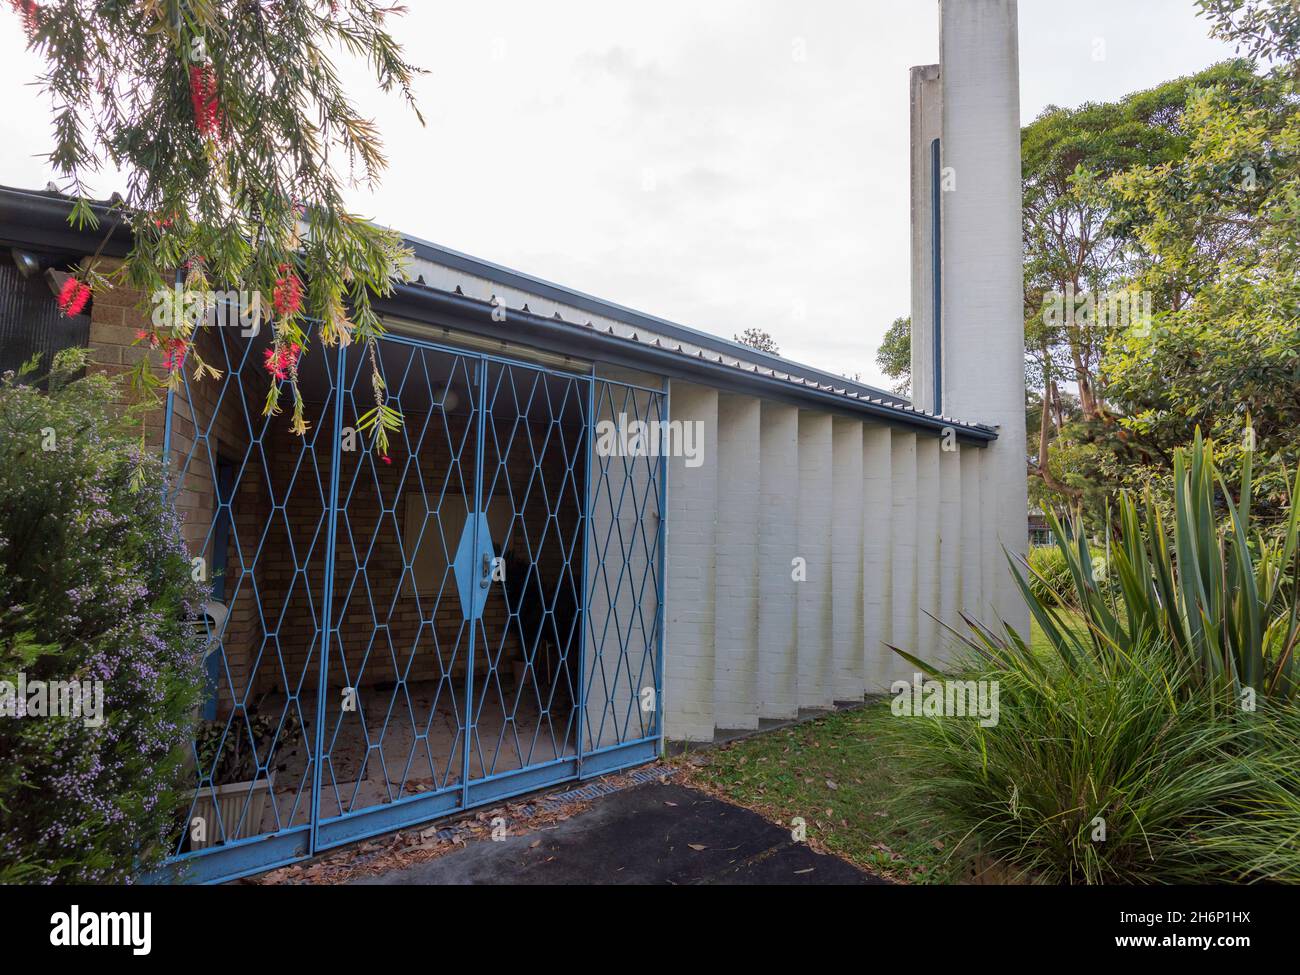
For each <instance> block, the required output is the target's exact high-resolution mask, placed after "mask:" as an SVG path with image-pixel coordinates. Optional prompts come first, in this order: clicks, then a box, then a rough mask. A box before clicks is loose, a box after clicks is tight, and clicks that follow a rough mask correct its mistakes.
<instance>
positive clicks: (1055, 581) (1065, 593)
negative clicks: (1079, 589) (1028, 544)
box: [1027, 545, 1074, 606]
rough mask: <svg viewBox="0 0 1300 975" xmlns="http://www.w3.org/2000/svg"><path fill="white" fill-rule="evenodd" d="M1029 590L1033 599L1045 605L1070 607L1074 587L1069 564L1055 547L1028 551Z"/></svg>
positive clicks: (1037, 547) (1042, 546)
mask: <svg viewBox="0 0 1300 975" xmlns="http://www.w3.org/2000/svg"><path fill="white" fill-rule="evenodd" d="M1027 561H1028V564H1029V573H1030V574H1029V588H1030V589H1031V590H1033V593H1034V598H1035V599H1037V600H1038V601H1039V602H1041V603H1045V604H1047V605H1053V604H1060V605H1066V606H1068V605H1071V603H1070V600H1071V599H1072V598H1073V596H1074V586H1073V584H1072V582H1071V577H1070V564H1069V562H1068V561H1066V558H1065V555H1064V553H1062V552H1061V550H1060V549H1059V548H1057V547H1056V546H1055V545H1035V546H1034V547H1033V548H1031V549H1030V550H1029V558H1028V560H1027Z"/></svg>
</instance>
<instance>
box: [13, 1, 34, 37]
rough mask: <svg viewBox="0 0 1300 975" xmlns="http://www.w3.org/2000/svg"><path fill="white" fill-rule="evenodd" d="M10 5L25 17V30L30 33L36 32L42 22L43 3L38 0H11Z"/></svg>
mask: <svg viewBox="0 0 1300 975" xmlns="http://www.w3.org/2000/svg"><path fill="white" fill-rule="evenodd" d="M9 6H11V7H12V8H13V9H14V12H15V13H16V14H18V15H20V16H21V17H22V18H23V30H25V31H26V32H27V33H28V34H29V35H30V34H34V33H36V28H37V27H39V26H40V23H41V5H40V4H39V3H37V2H36V0H9Z"/></svg>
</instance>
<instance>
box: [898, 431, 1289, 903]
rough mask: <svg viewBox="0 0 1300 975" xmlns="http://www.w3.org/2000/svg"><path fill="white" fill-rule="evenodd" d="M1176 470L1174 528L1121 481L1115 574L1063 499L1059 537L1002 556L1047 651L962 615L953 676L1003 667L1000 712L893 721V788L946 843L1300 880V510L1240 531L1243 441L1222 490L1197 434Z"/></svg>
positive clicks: (1163, 874)
mask: <svg viewBox="0 0 1300 975" xmlns="http://www.w3.org/2000/svg"><path fill="white" fill-rule="evenodd" d="M1174 470H1175V479H1174V485H1173V488H1174V490H1173V495H1174V498H1175V502H1176V503H1175V513H1174V524H1173V526H1172V530H1171V531H1167V530H1166V526H1165V520H1164V518H1162V516H1161V514H1160V512H1159V510H1158V508H1157V507H1156V505H1154V504H1152V503H1151V499H1150V495H1149V493H1148V494H1147V495H1146V496H1145V499H1144V503H1143V504H1142V505H1140V506H1139V505H1138V504H1137V503H1136V502H1135V501H1134V500H1133V499H1132V498H1131V497H1130V496H1128V495H1125V496H1123V497H1121V498H1120V500H1119V525H1120V528H1119V531H1118V534H1117V536H1116V538H1114V539H1113V540H1112V542H1111V545H1110V549H1111V552H1110V564H1109V570H1110V580H1109V584H1108V585H1105V586H1103V585H1102V584H1100V583H1099V581H1098V578H1097V575H1096V573H1095V572H1094V561H1093V556H1092V552H1091V551H1090V548H1089V544H1088V541H1087V538H1086V536H1085V533H1084V532H1082V531H1079V532H1071V531H1066V530H1062V526H1061V525H1060V524H1059V523H1058V522H1057V520H1056V519H1055V518H1052V519H1051V520H1052V529H1053V531H1054V532H1055V534H1056V537H1057V538H1058V539H1062V541H1061V542H1060V543H1059V544H1058V547H1057V555H1054V556H1051V557H1048V556H1042V555H1038V554H1037V553H1035V555H1034V556H1033V557H1031V560H1030V563H1029V570H1030V578H1027V577H1026V575H1025V573H1024V572H1023V571H1022V568H1021V565H1020V564H1017V563H1016V562H1015V561H1014V560H1010V562H1011V571H1012V572H1013V574H1014V575H1015V578H1016V581H1017V583H1018V585H1019V586H1020V589H1021V592H1022V594H1023V596H1024V598H1025V601H1026V603H1027V604H1028V606H1029V609H1030V612H1031V614H1032V616H1033V617H1034V619H1035V621H1036V622H1037V623H1038V625H1039V626H1040V627H1041V628H1042V630H1043V633H1044V636H1045V638H1046V642H1047V645H1048V646H1049V647H1050V648H1051V651H1052V652H1048V653H1046V654H1043V653H1035V652H1034V651H1033V650H1032V649H1031V647H1030V646H1029V644H1028V643H1027V642H1026V640H1025V638H1024V637H1022V636H1021V635H1020V634H1018V633H1016V632H1015V631H1014V630H1013V629H1011V628H1006V629H1005V631H1004V633H1002V634H997V633H994V632H993V631H991V630H989V629H988V628H986V627H983V626H981V625H980V624H978V623H977V622H975V621H973V620H968V624H969V632H968V634H967V635H966V636H965V637H963V640H964V642H965V645H966V654H967V656H966V657H965V658H964V659H963V660H962V661H961V662H960V663H959V665H958V668H957V670H956V672H955V675H954V676H955V677H956V679H959V680H981V679H982V680H990V681H996V682H997V685H998V687H999V702H998V703H999V720H998V721H997V723H996V724H994V725H992V726H990V727H982V726H981V725H980V724H979V723H978V722H976V721H973V720H970V719H968V718H960V717H958V718H953V717H948V718H944V717H924V718H908V719H905V720H903V721H901V722H897V723H896V724H895V726H894V733H895V734H896V736H897V741H896V742H895V745H896V748H897V750H898V753H899V755H900V756H901V758H902V760H903V761H904V762H906V763H907V764H908V767H909V768H910V769H911V771H912V775H911V779H910V782H911V785H910V786H909V787H908V790H907V795H906V796H905V797H902V800H901V802H902V804H903V806H902V807H903V808H905V807H906V805H908V804H910V805H911V806H912V808H915V809H917V810H918V815H923V816H930V817H933V824H932V827H931V828H932V829H934V828H938V829H940V830H941V831H946V832H947V834H948V835H949V836H950V838H951V839H952V840H953V841H954V842H952V843H951V844H950V848H953V849H955V850H958V851H961V853H962V854H970V853H976V852H977V853H979V854H981V855H991V856H993V857H996V858H998V859H1000V860H1002V861H1004V862H1005V863H1007V864H1010V865H1012V866H1013V867H1015V868H1017V869H1019V870H1022V871H1024V875H1025V876H1026V877H1032V878H1034V879H1039V880H1045V881H1049V882H1070V883H1107V882H1181V883H1191V882H1211V881H1218V882H1224V881H1234V882H1251V881H1258V880H1271V881H1281V882H1288V883H1300V749H1297V748H1296V747H1295V743H1296V742H1297V741H1300V696H1298V695H1297V689H1296V676H1297V670H1296V665H1295V649H1296V643H1297V639H1298V635H1297V598H1296V592H1295V588H1294V586H1295V582H1294V580H1295V578H1296V572H1295V569H1296V558H1297V554H1296V541H1297V534H1298V531H1297V510H1296V509H1295V508H1294V505H1293V507H1292V510H1291V512H1290V515H1289V517H1288V520H1287V523H1286V528H1285V530H1284V531H1283V532H1282V534H1281V536H1280V537H1274V538H1268V537H1265V536H1264V535H1263V534H1261V533H1254V534H1252V533H1251V532H1250V520H1251V519H1250V496H1251V472H1250V464H1249V457H1247V461H1246V463H1245V465H1244V467H1243V470H1242V475H1241V482H1240V490H1239V492H1238V494H1237V496H1236V497H1235V498H1234V497H1233V495H1232V494H1231V493H1230V492H1229V491H1228V489H1227V486H1226V484H1225V483H1224V481H1223V479H1222V478H1221V477H1219V475H1218V473H1217V471H1216V470H1215V465H1214V452H1213V448H1212V447H1211V446H1210V445H1209V444H1206V443H1204V442H1202V440H1201V438H1200V436H1199V434H1198V436H1197V438H1196V441H1195V443H1194V444H1193V445H1192V447H1191V450H1190V452H1184V451H1179V452H1178V453H1177V455H1176V457H1175V463H1174ZM1216 490H1217V494H1216ZM1296 490H1297V491H1300V480H1297V485H1296ZM1292 498H1293V500H1294V494H1293V495H1292ZM1216 502H1217V503H1218V507H1217V508H1216ZM1219 512H1222V516H1221V517H1220V515H1219ZM1049 517H1050V516H1049ZM1071 527H1073V526H1071ZM1062 564H1063V565H1064V566H1065V569H1066V571H1067V573H1068V582H1065V583H1062V581H1061V571H1060V567H1061V565H1062ZM1070 606H1074V607H1078V609H1077V610H1072V609H1070V608H1068V607H1070ZM897 652H899V653H900V654H902V655H903V656H904V657H906V658H907V659H908V660H909V661H911V662H912V663H913V664H915V665H916V666H918V667H921V668H923V669H925V670H926V671H927V672H928V673H931V674H932V675H933V676H934V677H936V678H942V677H943V676H944V675H942V674H939V673H937V672H935V671H933V670H931V669H930V668H928V667H927V666H926V665H925V664H924V663H923V662H921V661H919V660H917V659H916V658H915V657H912V656H911V655H909V654H907V653H905V652H903V651H901V650H899V651H897ZM936 824H937V825H936ZM1103 824H1104V830H1105V834H1104V839H1103V838H1100V836H1099V827H1100V826H1102V825H1103Z"/></svg>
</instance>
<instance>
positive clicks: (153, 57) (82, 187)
mask: <svg viewBox="0 0 1300 975" xmlns="http://www.w3.org/2000/svg"><path fill="white" fill-rule="evenodd" d="M28 7H30V8H31V9H28ZM15 9H16V12H18V13H19V14H20V15H21V17H22V22H23V24H24V28H25V29H26V31H27V35H28V39H29V45H30V47H31V48H32V49H33V50H34V51H36V52H38V53H39V54H40V55H41V56H42V57H43V58H44V60H45V67H44V71H43V72H42V74H41V75H40V77H39V79H38V83H39V85H40V87H41V88H42V90H43V91H44V92H45V93H47V94H48V95H49V97H50V99H51V104H52V108H53V123H54V126H53V127H54V147H53V150H52V152H51V153H50V157H49V158H50V161H51V164H52V165H53V167H54V169H55V171H56V172H57V174H58V175H59V177H60V178H61V180H62V182H63V185H64V187H65V188H66V189H67V191H68V192H69V193H70V194H71V195H72V196H73V197H74V199H75V201H76V202H75V204H74V207H73V212H72V214H71V216H70V220H71V222H72V223H73V224H74V225H75V226H78V227H91V228H97V227H98V224H99V220H98V218H97V216H96V213H95V212H94V210H93V209H92V207H91V204H90V202H89V198H90V193H89V191H88V186H87V180H88V179H89V178H90V177H91V175H92V174H93V173H95V172H96V171H97V170H99V169H100V168H101V167H102V166H103V165H104V164H105V163H108V164H111V165H112V166H113V167H115V168H117V169H119V170H120V171H122V172H123V173H125V175H126V185H125V187H123V188H122V193H123V198H122V200H121V202H120V203H117V204H115V206H116V207H117V209H118V211H119V213H115V214H114V216H115V217H120V219H121V220H122V221H124V222H126V223H128V224H129V225H130V227H131V230H132V232H133V237H134V243H133V246H132V248H131V251H130V253H129V254H128V255H127V257H126V259H125V263H124V264H123V265H122V266H121V267H120V268H117V269H115V270H113V271H112V272H111V274H109V275H107V276H106V275H105V274H104V273H102V272H101V271H99V270H96V269H94V268H93V267H92V269H91V270H90V271H89V278H88V279H89V282H90V284H91V285H92V286H96V287H97V286H100V285H113V284H117V285H124V286H127V287H130V288H134V289H138V290H139V291H141V292H143V293H144V294H145V295H153V294H155V293H157V292H159V291H162V290H165V289H171V288H173V287H174V286H175V285H176V283H177V282H178V280H179V281H181V282H183V285H184V287H185V288H186V289H187V290H192V291H194V292H199V293H206V292H208V291H210V290H211V289H213V288H215V289H221V290H224V289H240V290H247V291H250V292H252V291H255V292H258V293H260V294H262V295H266V296H271V295H275V296H276V300H275V301H274V307H273V308H270V307H269V306H271V304H272V303H271V302H263V305H264V307H268V311H267V312H266V314H269V316H270V319H271V321H270V324H271V325H272V327H273V328H274V340H275V345H276V348H278V349H287V348H289V347H291V346H293V345H297V346H298V347H300V348H301V349H302V350H303V354H306V350H307V346H308V335H307V331H306V330H305V329H304V328H303V327H302V324H303V322H304V321H305V320H306V319H316V320H319V321H320V323H321V326H320V334H321V339H322V342H323V343H325V344H327V345H332V344H333V343H335V342H343V343H348V342H359V343H362V344H371V343H373V342H374V341H375V338H376V336H378V335H379V334H381V333H382V331H383V327H382V325H381V323H380V321H379V319H378V317H377V316H376V315H375V313H374V311H373V310H372V306H371V299H372V297H373V296H374V295H381V296H382V295H386V294H388V293H390V292H391V290H392V286H393V281H394V279H395V278H399V277H401V275H402V270H401V269H402V267H403V265H404V262H405V257H406V251H405V249H404V247H403V244H402V240H401V238H400V236H399V235H397V234H396V233H394V232H392V231H389V230H386V229H383V228H380V227H376V226H374V225H372V224H370V223H368V222H366V221H365V220H363V219H361V218H360V217H358V216H356V215H355V214H352V213H349V212H348V210H347V207H346V206H345V204H344V200H343V190H344V189H345V188H347V187H349V186H356V185H360V186H372V185H374V183H375V182H376V181H377V180H378V178H379V176H380V174H381V173H382V171H383V169H384V168H385V164H386V160H385V157H384V154H383V149H382V145H381V142H380V139H379V135H378V132H377V131H376V129H375V127H374V125H373V123H372V122H371V121H370V120H368V119H366V118H364V117H362V116H361V115H360V114H358V112H357V109H356V108H355V106H354V105H353V104H352V102H351V101H350V100H349V98H348V96H347V93H346V92H345V91H344V89H343V85H342V83H341V81H340V78H339V75H338V71H337V69H336V67H335V65H334V63H333V60H332V56H334V55H337V54H338V53H340V52H342V53H344V54H346V55H349V56H351V57H354V58H356V59H358V60H361V61H364V62H365V63H366V64H367V65H368V67H369V69H370V70H371V72H372V73H373V75H374V79H375V81H376V83H377V84H378V86H379V87H380V89H381V90H383V91H385V92H392V91H396V92H398V93H400V95H401V96H402V97H404V98H405V100H406V101H407V102H408V103H409V104H410V105H411V107H412V109H413V110H414V111H415V112H416V115H417V117H418V116H419V110H418V108H416V107H415V102H414V98H413V95H412V91H411V83H412V80H413V78H414V77H415V75H416V74H417V73H418V72H419V69H418V68H416V67H414V66H413V65H411V64H410V63H408V62H407V61H406V60H405V58H404V56H403V52H402V49H401V46H400V45H399V44H398V42H397V41H396V40H395V39H394V37H393V35H392V34H391V33H390V32H389V29H388V26H387V24H388V21H389V19H390V18H391V17H393V16H394V15H399V14H401V13H403V12H404V9H403V8H401V7H392V6H387V5H383V4H381V3H376V2H373V0H334V2H327V0H281V2H256V0H132V2H126V0H116V2H115V0H97V2H87V0H48V2H44V3H36V4H22V5H19V6H17V7H16V8H15ZM421 122H423V119H422V118H421ZM209 282H212V283H211V284H210V283H209ZM200 325H201V322H196V321H186V320H181V321H168V322H167V323H166V324H165V326H162V327H159V328H158V332H159V333H161V334H154V335H153V336H152V339H153V341H150V343H149V344H151V345H153V346H155V347H167V345H168V343H167V342H166V340H167V339H172V340H173V342H172V343H171V347H176V340H179V342H180V343H182V344H183V347H184V348H185V349H186V350H187V358H186V362H187V364H189V365H192V366H193V367H194V370H195V375H196V376H197V377H201V376H204V375H208V376H215V375H218V373H217V370H216V369H214V368H213V367H212V366H210V365H208V364H207V363H204V362H203V361H202V359H200V358H199V356H198V353H197V350H196V349H195V347H194V343H193V342H192V341H191V339H192V335H193V331H194V329H195V328H196V327H199V326H200ZM371 359H372V361H373V359H374V357H373V356H372V357H371ZM375 378H376V380H377V382H376V384H375V385H376V389H377V390H379V391H380V392H379V393H378V394H377V395H378V396H379V397H380V398H381V399H382V396H383V394H382V389H383V384H382V382H381V381H378V377H375ZM134 379H135V381H136V385H137V386H140V387H144V388H149V389H155V390H156V389H157V388H158V387H160V386H163V385H165V384H168V383H170V384H173V385H175V384H178V383H179V382H180V381H181V377H180V372H179V370H175V369H173V370H168V372H167V374H166V375H165V376H164V377H163V378H161V379H160V378H158V377H156V376H155V375H154V374H153V372H152V369H151V367H150V364H149V363H148V361H147V359H146V361H145V362H143V363H141V365H140V367H139V368H138V371H137V372H136V373H135V375H134ZM282 382H283V383H285V384H287V385H288V386H289V388H290V389H291V390H292V393H293V400H294V406H293V427H294V429H296V430H298V431H299V432H301V431H304V430H305V429H306V423H305V421H304V420H303V403H302V398H301V395H300V393H299V391H298V383H297V370H296V369H290V370H287V372H286V378H284V379H283V380H281V379H279V378H276V376H275V374H274V373H273V374H272V379H271V388H270V390H269V391H268V396H267V402H266V409H267V411H268V412H278V411H279V408H280V407H279V397H280V393H281V383H282ZM385 411H387V412H390V413H391V412H392V411H391V408H389V407H386V406H385V405H384V403H382V402H377V404H376V410H373V411H371V412H370V414H368V418H369V423H368V424H367V423H364V422H363V423H361V424H359V426H360V427H361V428H362V429H365V428H366V427H367V426H369V427H373V429H374V443H375V446H376V447H377V448H378V449H379V450H380V451H381V452H382V451H385V449H386V446H387V436H386V431H387V430H388V429H391V425H385V424H383V423H378V422H377V419H375V418H377V417H378V416H380V415H386V413H385ZM370 417H374V418H370Z"/></svg>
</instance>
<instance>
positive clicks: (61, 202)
mask: <svg viewBox="0 0 1300 975" xmlns="http://www.w3.org/2000/svg"><path fill="white" fill-rule="evenodd" d="M91 209H92V210H94V211H95V216H97V217H98V218H99V221H100V224H99V227H98V228H96V229H94V230H91V229H90V228H85V229H81V230H79V229H77V228H76V227H74V226H73V225H72V224H70V223H68V214H69V213H71V212H72V207H71V205H70V204H69V202H68V199H67V197H65V196H62V195H56V194H53V193H37V192H33V191H31V190H20V189H15V188H13V187H9V186H5V187H0V243H4V244H5V245H7V246H14V247H24V248H40V249H43V250H49V251H57V252H59V253H63V254H66V255H68V256H74V257H85V256H86V247H87V244H88V242H91V241H93V246H92V250H93V249H94V247H98V246H99V242H100V241H101V240H102V241H104V246H103V247H102V248H101V249H100V251H99V252H100V253H101V254H103V255H105V256H108V257H124V256H125V255H126V254H127V253H128V252H129V251H130V250H131V227H130V224H128V223H127V222H126V221H125V220H123V219H122V215H121V213H119V212H118V211H116V210H114V209H112V208H111V207H109V206H108V205H107V204H104V203H92V204H91ZM19 228H21V231H22V236H21V237H13V236H12V234H14V232H15V231H17V230H18V229H19Z"/></svg>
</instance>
